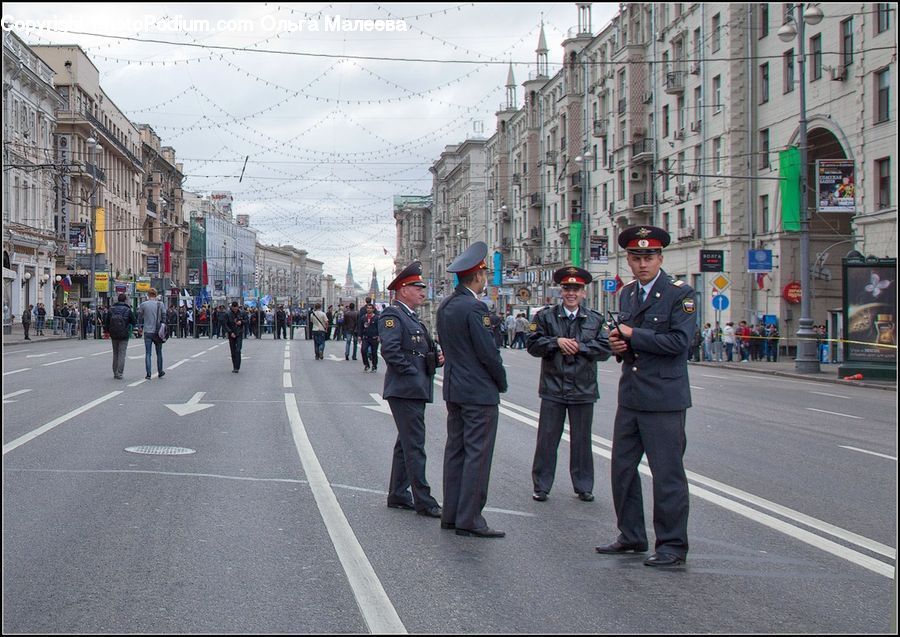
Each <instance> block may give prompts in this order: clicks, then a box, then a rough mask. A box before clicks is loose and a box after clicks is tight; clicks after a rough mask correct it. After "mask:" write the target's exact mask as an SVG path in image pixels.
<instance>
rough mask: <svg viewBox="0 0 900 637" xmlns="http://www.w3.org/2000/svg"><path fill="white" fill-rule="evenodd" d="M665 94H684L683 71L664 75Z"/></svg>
mask: <svg viewBox="0 0 900 637" xmlns="http://www.w3.org/2000/svg"><path fill="white" fill-rule="evenodd" d="M666 93H668V94H669V95H675V94H679V95H680V94H683V93H684V71H670V72H669V73H666Z"/></svg>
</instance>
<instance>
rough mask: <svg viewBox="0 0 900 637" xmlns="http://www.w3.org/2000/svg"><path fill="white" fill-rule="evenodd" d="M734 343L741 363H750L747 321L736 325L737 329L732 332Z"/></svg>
mask: <svg viewBox="0 0 900 637" xmlns="http://www.w3.org/2000/svg"><path fill="white" fill-rule="evenodd" d="M734 336H735V341H736V344H737V346H738V353H739V355H740V358H741V362H742V363H747V362H749V361H750V326H749V325H747V321H741V322H740V323H738V327H737V329H736V330H735V331H734Z"/></svg>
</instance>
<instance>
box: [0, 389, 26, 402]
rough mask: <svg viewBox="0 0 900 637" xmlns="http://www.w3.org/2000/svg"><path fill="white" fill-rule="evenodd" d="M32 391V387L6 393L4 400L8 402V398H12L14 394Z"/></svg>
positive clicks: (19, 394) (18, 394)
mask: <svg viewBox="0 0 900 637" xmlns="http://www.w3.org/2000/svg"><path fill="white" fill-rule="evenodd" d="M30 391H31V390H30V389H20V390H19V391H14V392H13V393H11V394H6V395H4V396H3V402H4V403H6V402H7V399H9V398H12V397H13V396H21V395H22V394H27V393H28V392H30ZM9 402H11V403H14V402H16V401H14V400H10V401H9Z"/></svg>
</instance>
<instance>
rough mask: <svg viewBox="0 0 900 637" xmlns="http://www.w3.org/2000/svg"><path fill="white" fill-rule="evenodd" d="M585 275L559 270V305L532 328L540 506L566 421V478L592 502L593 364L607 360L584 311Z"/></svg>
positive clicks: (594, 322)
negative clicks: (537, 363)
mask: <svg viewBox="0 0 900 637" xmlns="http://www.w3.org/2000/svg"><path fill="white" fill-rule="evenodd" d="M591 279H592V277H591V275H590V273H589V272H588V271H587V270H582V269H581V268H576V267H565V268H560V269H559V270H557V271H556V272H554V273H553V280H554V281H555V282H556V283H557V284H559V285H561V286H562V303H560V304H559V305H556V306H555V307H549V308H546V309H544V310H541V311H540V312H538V313H537V314H536V315H535V316H534V319H533V320H532V322H531V325H530V334H529V336H528V353H529V354H531V355H532V356H536V357H540V358H541V359H542V360H541V383H540V390H539V394H540V397H541V415H540V418H539V420H538V433H537V445H536V447H535V450H534V462H533V464H532V467H531V478H532V481H533V482H534V495H532V497H533V498H534V499H535V500H537V501H538V502H544V501H545V500H546V499H547V494H549V493H550V488H551V487H552V486H553V478H554V476H555V475H556V450H557V448H558V447H559V440H560V438H561V437H562V432H563V421H564V420H565V418H566V414H567V413H568V415H569V436H570V449H571V451H570V454H569V455H570V458H569V474H570V475H571V477H572V486H573V487H574V488H575V493H576V494H577V495H578V497H579V498H581V499H582V500H583V501H585V502H591V501H593V499H594V495H593V491H594V454H593V450H592V445H591V426H592V425H593V422H594V403H595V402H596V401H597V399H598V398H599V397H600V392H599V391H598V389H597V361H603V360H606V359H608V358H609V357H610V354H611V350H610V349H609V341H608V340H607V339H606V337H605V336H604V335H603V321H602V320H601V317H600V315H599V314H597V313H596V312H592V311H591V310H589V309H588V308H587V307H585V306H583V305H582V303H583V302H584V299H585V297H586V296H587V293H586V292H585V286H586V285H587V284H588V283H590V282H591Z"/></svg>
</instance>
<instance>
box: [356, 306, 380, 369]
mask: <svg viewBox="0 0 900 637" xmlns="http://www.w3.org/2000/svg"><path fill="white" fill-rule="evenodd" d="M359 336H360V340H361V341H362V359H363V371H364V372H372V373H373V374H374V373H375V372H377V371H378V315H377V314H376V313H375V304H374V303H367V304H366V314H365V316H363V317H361V318H360V319H359Z"/></svg>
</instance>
